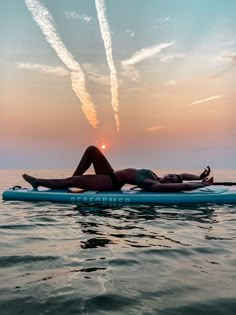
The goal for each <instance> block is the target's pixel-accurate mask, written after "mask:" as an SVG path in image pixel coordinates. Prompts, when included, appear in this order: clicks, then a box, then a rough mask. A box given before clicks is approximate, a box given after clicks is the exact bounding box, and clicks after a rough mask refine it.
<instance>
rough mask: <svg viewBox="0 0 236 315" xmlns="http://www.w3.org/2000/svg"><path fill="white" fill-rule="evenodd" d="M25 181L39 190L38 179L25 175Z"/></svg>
mask: <svg viewBox="0 0 236 315" xmlns="http://www.w3.org/2000/svg"><path fill="white" fill-rule="evenodd" d="M23 178H24V180H26V181H27V182H28V183H29V184H30V185H31V186H32V187H33V188H34V189H37V188H38V186H39V185H38V184H37V178H35V177H33V176H30V175H27V174H24V175H23Z"/></svg>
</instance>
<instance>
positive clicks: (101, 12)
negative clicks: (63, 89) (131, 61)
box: [95, 0, 120, 132]
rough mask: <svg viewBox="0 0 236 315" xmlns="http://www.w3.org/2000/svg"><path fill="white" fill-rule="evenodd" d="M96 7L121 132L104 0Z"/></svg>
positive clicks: (100, 0) (96, 0)
mask: <svg viewBox="0 0 236 315" xmlns="http://www.w3.org/2000/svg"><path fill="white" fill-rule="evenodd" d="M95 5H96V9H97V14H98V20H99V24H100V29H101V34H102V39H103V42H104V47H105V51H106V56H107V63H108V67H109V69H110V82H111V103H112V107H113V111H114V115H115V121H116V128H117V131H118V132H119V129H120V120H119V101H118V88H119V85H118V79H117V71H116V67H115V63H114V60H113V55H112V41H111V35H110V29H109V24H108V21H107V17H106V8H105V3H104V0H95Z"/></svg>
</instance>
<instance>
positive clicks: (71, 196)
mask: <svg viewBox="0 0 236 315" xmlns="http://www.w3.org/2000/svg"><path fill="white" fill-rule="evenodd" d="M2 199H3V200H19V201H49V202H63V203H72V204H88V205H113V206H116V205H129V204H189V203H191V204H194V203H217V204H236V189H234V188H233V189H232V188H231V189H229V188H228V187H214V186H208V187H204V188H199V189H195V190H192V191H186V192H171V193H170V192H165V193H163V192H161V193H159V192H147V191H143V190H128V189H124V190H121V191H109V192H105V191H103V192H98V191H84V192H81V193H73V192H70V191H68V190H51V189H43V190H35V189H28V188H21V187H16V188H10V189H7V190H6V191H4V192H3V194H2Z"/></svg>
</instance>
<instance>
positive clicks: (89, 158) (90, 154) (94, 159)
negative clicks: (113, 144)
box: [73, 146, 114, 176]
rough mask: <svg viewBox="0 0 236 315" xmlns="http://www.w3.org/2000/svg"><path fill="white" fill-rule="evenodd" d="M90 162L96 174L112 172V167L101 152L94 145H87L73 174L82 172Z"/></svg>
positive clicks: (76, 174)
mask: <svg viewBox="0 0 236 315" xmlns="http://www.w3.org/2000/svg"><path fill="white" fill-rule="evenodd" d="M91 164H93V167H94V171H95V173H96V174H109V173H112V172H114V170H113V168H112V167H111V165H110V163H109V162H108V161H107V159H106V157H105V156H104V155H103V154H102V152H101V151H100V150H99V149H98V148H97V147H95V146H89V147H88V148H87V149H86V150H85V152H84V154H83V156H82V158H81V160H80V162H79V165H78V166H77V168H76V170H75V172H74V174H73V176H78V175H82V174H84V173H85V172H86V171H87V169H88V168H89V167H90V166H91Z"/></svg>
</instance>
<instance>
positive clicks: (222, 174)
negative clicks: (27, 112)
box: [0, 170, 236, 315]
mask: <svg viewBox="0 0 236 315" xmlns="http://www.w3.org/2000/svg"><path fill="white" fill-rule="evenodd" d="M24 172H25V170H9V171H8V170H0V192H1V193H2V191H3V190H5V189H7V188H9V187H12V186H14V185H21V186H23V187H28V185H27V183H24V181H23V180H22V179H21V174H22V173H24ZM28 172H29V173H30V174H32V175H35V176H41V177H64V176H69V175H70V172H69V171H68V170H64V171H63V170H47V171H45V170H44V171H41V170H40V171H37V170H32V171H28ZM199 172H200V170H199ZM195 173H196V171H195ZM214 176H215V178H216V179H217V180H236V171H217V172H214ZM0 314H1V315H3V314H14V315H17V314H19V315H20V314H29V315H31V314H97V315H99V314H117V315H118V314H145V315H151V314H166V315H167V314H168V315H169V314H170V315H173V314H181V315H183V314H188V315H189V314H196V315H199V314H214V315H215V314H216V315H217V314H227V315H230V314H232V315H233V314H234V315H235V314H236V206H235V205H234V206H233V205H223V206H222V205H221V206H220V205H201V206H191V207H190V206H185V207H183V206H181V207H180V206H172V207H169V206H168V207H167V206H142V205H140V206H132V207H130V206H124V207H119V208H117V207H116V208H115V207H114V208H109V207H105V208H104V207H94V206H93V207H89V206H75V205H70V204H56V203H48V202H37V203H33V202H16V201H12V202H9V201H7V202H3V201H1V200H0Z"/></svg>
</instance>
